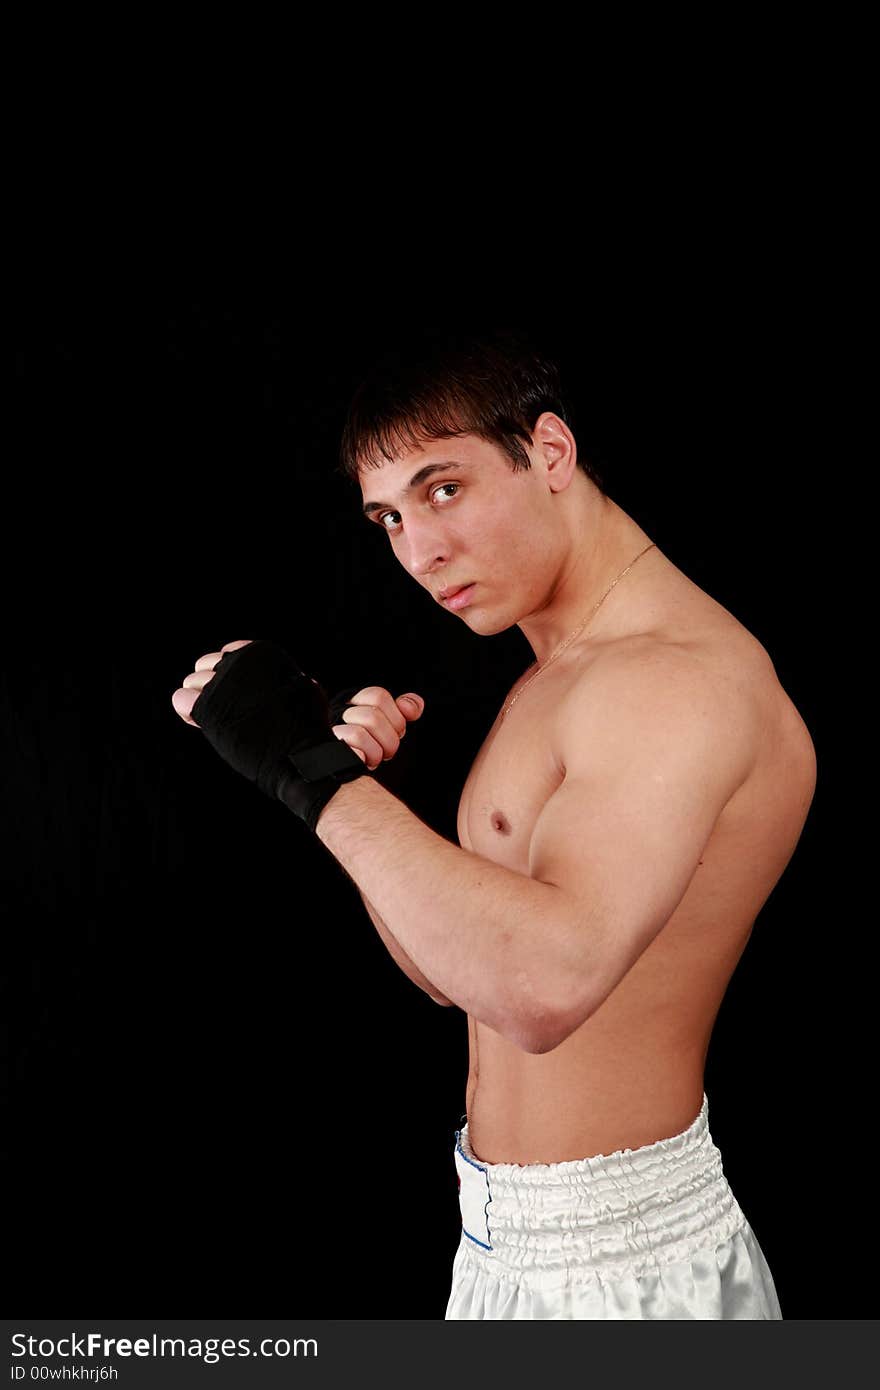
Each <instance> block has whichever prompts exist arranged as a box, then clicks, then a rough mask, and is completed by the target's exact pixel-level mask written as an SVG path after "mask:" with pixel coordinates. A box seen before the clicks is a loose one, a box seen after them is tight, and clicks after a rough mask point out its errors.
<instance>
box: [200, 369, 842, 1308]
mask: <svg viewBox="0 0 880 1390" xmlns="http://www.w3.org/2000/svg"><path fill="white" fill-rule="evenodd" d="M549 399H551V400H552V401H553V403H554V404H558V397H557V396H556V395H551V396H550V397H549ZM526 439H527V440H528V442H525V443H524V444H523V446H522V447H523V448H524V449H525V453H526V454H527V456H528V463H529V467H528V468H518V467H516V468H515V467H514V466H513V464H512V462H511V457H510V456H509V454H508V452H506V451H505V449H504V448H502V447H500V446H499V444H498V443H496V442H493V441H491V440H489V439H487V438H485V437H482V436H481V435H479V434H478V433H476V432H464V433H461V434H458V435H456V436H454V437H437V438H430V437H424V438H423V439H422V442H421V443H415V442H413V443H412V445H411V446H407V447H405V448H403V449H402V450H399V451H398V452H397V454H396V455H395V456H394V457H390V456H386V457H385V459H384V461H383V462H382V463H381V466H379V467H375V466H372V465H371V466H365V467H363V468H362V469H359V471H358V481H359V483H360V486H361V491H362V502H363V509H364V513H365V515H366V517H367V519H368V520H369V522H370V524H374V525H379V526H381V527H383V528H384V529H385V530H387V532H388V535H389V543H390V545H391V546H392V549H393V551H394V554H395V556H396V557H397V559H398V560H399V561H400V563H401V564H402V566H403V567H404V569H405V570H406V571H407V573H408V574H410V575H411V576H412V577H413V578H414V579H415V580H416V582H417V583H419V584H421V585H422V586H423V587H424V588H425V589H427V590H428V591H429V592H430V593H431V594H432V596H433V597H434V598H436V600H437V601H438V602H439V603H442V604H443V605H444V606H445V607H447V608H448V609H449V611H450V612H453V613H455V614H456V616H457V618H458V620H459V621H462V622H466V623H467V624H468V626H469V627H470V628H471V630H472V631H473V632H475V633H478V634H480V635H483V636H490V635H492V634H494V633H498V632H502V631H505V630H506V629H507V628H509V627H510V626H511V625H512V624H514V623H516V624H517V625H518V626H519V627H520V629H521V630H522V632H523V633H524V635H525V636H526V638H527V639H528V641H529V643H530V645H531V647H532V649H533V651H534V652H535V656H536V662H535V663H534V664H533V665H532V666H531V667H530V668H529V669H528V670H527V671H525V672H524V673H523V675H522V676H521V677H520V679H519V680H518V681H517V682H516V684H515V685H514V686H513V688H512V689H511V690H510V691H509V692H508V694H507V696H506V697H505V700H504V702H503V704H502V707H501V709H500V710H499V713H498V716H497V718H496V720H495V722H494V724H493V726H492V728H491V729H490V731H489V733H488V735H487V737H486V740H485V742H484V744H483V746H482V748H481V749H480V751H479V754H478V756H477V758H476V760H475V761H474V764H473V766H472V768H471V771H470V773H469V775H468V778H467V780H466V783H465V786H464V789H463V791H462V795H461V801H460V805H459V812H458V838H459V846H453V845H451V844H450V843H449V842H448V841H447V840H445V839H444V838H443V837H441V836H439V835H436V834H435V833H434V832H433V831H432V830H431V829H430V828H429V827H427V826H426V825H425V824H424V822H422V821H421V820H420V819H419V818H418V817H416V816H415V815H413V814H412V813H411V812H410V811H409V810H408V809H407V808H406V807H405V806H404V805H403V804H402V803H401V802H400V801H399V800H398V799H397V798H395V797H393V796H392V795H391V794H390V793H389V792H388V791H386V790H385V789H384V788H383V787H381V785H380V784H379V783H378V782H377V781H376V780H375V779H372V778H369V777H368V776H362V777H356V778H352V780H351V781H349V782H348V783H346V784H345V785H342V786H341V787H340V788H339V790H338V791H337V792H336V793H335V794H334V795H332V796H331V797H330V798H329V799H328V801H327V802H326V805H325V806H324V807H323V809H322V810H321V812H320V815H319V816H318V818H317V822H316V824H315V833H316V834H317V835H318V837H319V838H320V839H321V840H322V842H323V843H324V844H325V845H326V847H327V848H328V849H329V850H330V852H331V853H332V854H333V855H334V856H335V857H336V859H337V860H338V861H339V863H340V864H341V865H342V866H343V868H344V869H345V870H346V871H347V872H348V874H349V875H350V876H351V877H352V879H353V880H354V882H355V883H356V884H357V885H358V887H359V889H360V891H361V893H362V895H363V898H364V901H365V904H366V906H367V909H368V911H369V913H370V916H371V918H372V920H373V922H374V924H375V926H376V928H377V929H378V931H379V932H380V934H381V936H382V938H383V940H384V941H385V943H386V945H387V946H388V949H389V951H390V952H391V954H392V956H393V957H394V959H395V961H396V962H397V963H398V964H399V965H400V966H401V968H402V969H403V970H405V971H406V973H407V974H408V975H409V976H410V978H411V979H412V980H413V981H414V982H415V983H416V984H417V985H419V986H420V987H421V988H422V989H424V990H426V991H427V992H428V993H429V994H430V995H431V997H432V998H434V999H436V1000H437V1001H438V1002H439V1003H441V1004H447V1005H448V1004H456V1005H458V1006H459V1007H461V1008H462V1009H463V1010H464V1011H465V1012H466V1013H467V1015H468V1029H469V1041H470V1072H469V1077H468V1083H467V1093H466V1110H467V1125H466V1126H465V1127H464V1129H463V1130H462V1131H459V1132H457V1133H456V1140H457V1143H456V1148H455V1156H456V1166H457V1169H458V1176H459V1184H460V1192H461V1202H462V1218H463V1230H462V1238H461V1244H460V1246H459V1251H458V1254H457V1255H456V1262H455V1266H454V1276H453V1291H452V1295H451V1297H450V1303H449V1308H448V1310H447V1317H456V1318H503V1317H504V1318H506V1317H514V1318H523V1317H528V1318H531V1317H578V1318H581V1317H583V1318H600V1317H636V1318H648V1317H666V1318H678V1317H685V1318H691V1317H707V1318H709V1317H718V1318H737V1317H746V1318H777V1317H781V1316H782V1315H781V1312H780V1310H779V1305H778V1301H777V1299H776V1295H775V1289H774V1287H773V1282H772V1277H771V1276H770V1273H769V1270H768V1269H767V1266H766V1262H765V1261H764V1259H763V1255H762V1252H761V1251H760V1247H759V1246H758V1244H757V1241H756V1240H755V1237H754V1234H753V1233H752V1232H751V1229H750V1227H749V1226H748V1222H747V1221H746V1219H745V1216H744V1214H743V1213H742V1211H741V1209H740V1208H739V1206H738V1203H737V1202H736V1199H735V1197H734V1196H733V1194H732V1193H731V1192H730V1189H729V1187H728V1185H727V1182H726V1178H725V1177H724V1176H723V1172H722V1170H721V1165H720V1156H719V1155H718V1151H717V1148H716V1147H715V1145H714V1144H713V1142H712V1139H711V1136H710V1135H709V1132H708V1123H707V1113H708V1112H707V1106H706V1098H705V1093H704V1089H703V1076H704V1065H705V1060H706V1055H707V1050H708V1046H709V1040H710V1037H711V1033H712V1027H713V1024H714V1021H715V1018H716V1015H717V1013H718V1009H719V1006H720V1004H721V1000H722V998H723V996H724V992H725V989H726V987H727V984H728V982H729V980H730V978H731V975H732V973H733V971H734V969H735V967H736V964H737V962H738V960H739V959H740V956H741V955H742V953H743V950H744V949H745V946H746V943H747V941H748V939H749V935H750V933H751V930H752V926H753V924H754V922H755V918H756V916H757V914H758V912H759V911H760V908H761V906H762V905H763V903H764V902H765V901H766V899H767V898H768V896H769V894H770V892H771V890H772V889H773V887H774V885H775V884H776V883H777V881H778V880H779V878H780V875H781V874H782V872H783V870H784V868H785V866H786V864H787V863H788V861H789V859H790V858H791V855H792V853H793V851H794V849H795V846H796V844H797V842H798V839H799V836H800V834H801V830H802V828H803V825H804V822H805V819H806V816H807V813H808V810H809V807H810V803H811V800H812V797H813V792H814V788H815V782H816V758H815V752H814V748H813V743H812V740H811V738H810V734H809V732H808V730H807V728H806V726H805V724H804V722H803V720H802V718H801V717H800V715H799V713H798V711H797V709H796V708H795V706H794V705H793V703H792V701H791V700H790V698H789V697H788V695H787V694H786V692H785V691H784V690H783V688H782V687H781V685H780V683H779V681H778V679H777V677H776V673H775V670H774V667H773V664H772V661H771V659H770V657H769V656H768V654H767V652H766V651H765V650H764V648H763V647H762V645H761V644H760V642H759V641H757V639H756V638H755V637H754V636H753V635H752V634H751V633H750V632H748V631H747V630H746V629H745V628H744V627H743V626H742V624H741V623H740V622H738V620H737V619H736V618H735V617H734V616H733V615H732V614H731V613H729V612H728V611H727V610H726V609H724V608H723V607H722V606H721V605H720V604H719V603H717V602H716V601H715V600H714V599H712V598H711V597H710V596H709V595H708V594H706V593H705V592H704V591H702V590H701V589H700V588H699V587H698V586H697V585H695V584H694V583H692V582H691V580H689V579H688V578H687V576H686V575H685V574H683V573H682V572H681V570H679V569H678V568H677V567H676V565H675V564H674V563H673V562H672V561H671V560H670V559H669V558H668V557H667V556H666V555H664V554H663V552H662V551H661V550H660V549H659V547H658V546H657V545H656V544H655V543H653V542H652V540H651V537H649V536H648V535H646V533H645V532H644V531H643V530H642V528H641V527H640V526H639V525H638V524H637V523H636V522H635V521H634V520H633V519H632V518H631V517H630V516H628V515H627V514H626V513H625V512H624V511H623V510H622V509H621V508H620V507H619V506H617V505H616V504H615V502H614V501H613V500H612V499H611V498H610V497H609V496H607V495H606V494H605V493H604V491H603V490H602V488H601V487H600V486H599V485H598V484H597V482H596V481H595V479H594V477H593V476H591V474H590V472H589V471H588V470H586V469H585V468H584V467H583V465H579V461H578V452H577V443H576V440H575V437H574V435H573V433H572V430H571V428H570V427H569V425H568V424H567V422H566V419H565V415H564V408H561V409H545V410H542V411H540V413H538V414H537V418H535V419H534V420H533V421H532V422H531V424H530V428H529V430H528V432H527V435H526ZM462 585H466V586H468V588H467V589H466V591H465V592H464V593H463V594H462V595H461V596H460V598H459V599H458V601H455V599H454V595H453V598H452V599H451V600H450V599H449V598H444V596H443V595H444V593H445V591H447V590H453V591H455V590H459V589H460V587H461V586H462ZM241 645H243V644H242V643H238V642H237V643H230V644H228V645H227V647H226V648H223V649H222V650H223V651H227V650H235V649H236V648H237V647H239V646H241ZM218 656H219V654H218V653H209V654H208V655H207V656H206V657H203V658H201V659H200V663H197V666H196V671H195V672H194V673H193V674H192V676H190V677H187V680H186V681H185V682H184V689H186V690H191V688H192V687H196V688H197V689H199V690H201V689H203V688H204V686H205V683H206V681H207V680H209V679H210V678H211V676H212V675H213V667H214V666H215V665H216V662H217V660H218ZM175 708H176V709H177V710H178V713H180V714H181V715H182V716H183V717H188V715H189V714H190V712H191V709H192V699H191V695H184V693H183V691H178V692H175ZM418 713H419V711H418V710H417V709H408V708H407V706H406V703H405V697H399V699H398V700H394V699H393V698H392V696H391V694H390V693H389V692H388V691H386V690H383V689H380V688H379V687H369V686H367V687H364V688H363V689H362V690H361V691H360V692H359V693H358V695H357V696H356V697H355V698H354V699H353V701H352V703H351V705H350V706H349V707H348V708H347V709H346V711H345V714H344V716H343V720H342V723H341V724H337V725H336V726H335V727H334V729H333V733H334V734H335V736H336V738H337V739H339V740H340V741H344V742H345V743H347V744H348V745H349V747H350V748H351V749H352V750H353V751H355V752H356V753H357V755H358V757H359V758H360V759H361V760H362V761H363V763H364V766H365V768H366V769H371V768H375V767H377V766H378V765H379V763H380V761H381V760H383V759H387V758H389V757H393V756H394V754H395V753H396V751H397V749H398V747H399V741H400V738H401V737H402V736H403V735H404V733H405V728H406V720H407V719H408V718H412V717H418ZM188 722H194V721H192V720H188ZM695 1117H696V1118H695ZM634 1150H638V1151H639V1153H638V1154H636V1155H635V1156H634V1158H633V1159H629V1158H628V1156H629V1154H630V1152H631V1151H634ZM640 1156H641V1157H640ZM636 1159H639V1162H636V1161H635V1160H636ZM655 1159H656V1160H662V1163H660V1164H659V1167H658V1164H657V1163H656V1162H654V1161H655ZM652 1163H653V1164H654V1168H653V1169H652V1168H651V1164H652ZM510 1165H521V1167H520V1169H514V1168H512V1167H510ZM529 1165H545V1166H544V1167H537V1168H533V1167H530V1166H529ZM621 1165H622V1166H621ZM664 1165H665V1166H664ZM634 1169H638V1172H635V1171H634ZM660 1170H662V1171H660ZM649 1171H650V1173H651V1177H650V1182H651V1183H653V1186H649V1187H648V1188H645V1186H644V1184H645V1182H646V1181H647V1178H645V1176H644V1174H645V1173H648V1172H649ZM658 1172H659V1177H658V1175H657V1174H658ZM533 1174H534V1175H536V1176H535V1177H534V1179H533V1178H532V1176H531V1175H533ZM560 1178H562V1179H563V1182H562V1183H561V1184H560V1181H559V1179H560ZM539 1181H540V1183H542V1184H547V1183H549V1187H542V1188H541V1189H540V1190H541V1191H542V1192H544V1193H545V1194H546V1193H548V1192H552V1193H553V1194H554V1197H553V1200H551V1198H550V1197H549V1196H546V1195H545V1197H544V1198H542V1200H541V1201H540V1202H539V1203H538V1205H537V1208H536V1206H535V1194H536V1192H537V1191H538V1188H537V1187H536V1185H535V1184H536V1183H538V1182H539ZM609 1183H610V1184H611V1186H610V1187H609ZM622 1188H623V1189H624V1195H623V1198H622V1201H623V1205H622V1206H621V1208H620V1210H619V1211H614V1210H612V1208H613V1206H614V1204H613V1202H612V1203H609V1199H608V1192H609V1191H611V1190H613V1191H615V1192H618V1191H620V1190H621V1189H622ZM560 1192H562V1193H564V1194H565V1201H566V1202H567V1203H568V1206H563V1207H561V1208H557V1207H554V1206H553V1201H556V1200H557V1198H558V1195H559V1194H560ZM695 1192H696V1193H702V1196H698V1197H695V1196H694V1193H695ZM634 1211H636V1212H637V1213H638V1219H634V1217H633V1212H634ZM652 1212H654V1213H655V1215H654V1216H653V1217H652V1216H651V1213H652ZM657 1212H660V1213H661V1216H662V1220H661V1219H660V1218H658V1217H657V1216H656V1213H657ZM698 1212H699V1213H700V1215H699V1218H697V1215H696V1214H697V1213H698ZM612 1218H613V1219H612ZM603 1223H604V1224H603ZM634 1232H635V1234H634ZM597 1250H598V1251H600V1252H602V1260H605V1264H604V1265H603V1264H602V1260H599V1261H598V1263H597ZM707 1260H708V1261H709V1264H708V1265H706V1264H705V1261H707ZM701 1261H702V1262H704V1263H701ZM658 1281H659V1282H658ZM744 1291H745V1292H744Z"/></svg>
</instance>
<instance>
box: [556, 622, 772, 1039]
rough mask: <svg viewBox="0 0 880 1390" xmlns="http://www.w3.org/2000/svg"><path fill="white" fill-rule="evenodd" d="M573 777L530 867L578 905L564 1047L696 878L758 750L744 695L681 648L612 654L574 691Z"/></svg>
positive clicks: (562, 1019)
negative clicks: (709, 842)
mask: <svg viewBox="0 0 880 1390" xmlns="http://www.w3.org/2000/svg"><path fill="white" fill-rule="evenodd" d="M563 722H564V727H563V728H562V729H561V731H560V733H559V736H558V737H559V740H560V742H559V750H560V753H561V756H562V763H563V766H564V768H565V776H564V779H563V781H562V783H561V784H560V786H559V787H558V789H557V790H556V791H555V792H554V794H553V795H552V796H551V797H550V798H549V800H548V801H547V803H546V805H545V806H544V808H543V809H542V811H541V814H540V815H539V817H538V819H537V821H536V822H535V827H534V830H533V832H532V837H531V842H530V846H529V874H530V876H531V877H532V878H535V879H540V880H541V881H542V882H545V883H552V884H555V885H556V886H557V887H558V888H559V889H560V891H561V893H562V894H563V895H564V900H563V906H564V908H566V909H569V910H570V917H569V920H570V924H571V927H570V936H569V940H570V948H571V954H570V961H569V962H567V963H566V966H565V969H564V985H563V987H562V992H563V993H564V994H565V997H564V998H562V999H560V1000H558V1001H554V1002H555V1003H556V1004H557V1005H558V1012H557V1013H556V1014H555V1016H554V1017H553V1018H551V1019H549V1020H548V1030H549V1033H550V1042H551V1046H556V1045H558V1043H559V1042H561V1041H562V1040H563V1039H564V1038H565V1037H567V1036H568V1035H569V1033H571V1032H573V1031H574V1029H575V1028H577V1027H579V1026H580V1024H581V1023H583V1022H584V1020H585V1019H587V1018H589V1016H590V1015H591V1014H592V1013H594V1012H595V1010H596V1009H597V1008H598V1007H599V1006H600V1004H601V1003H602V1002H603V1001H604V1000H605V999H606V998H607V996H608V995H609V994H610V993H611V991H612V990H613V989H614V988H615V987H616V986H617V984H618V983H619V982H620V980H621V979H622V978H623V976H624V975H625V974H626V972H627V971H628V970H629V969H630V967H631V966H632V965H633V964H634V963H635V961H636V960H637V959H638V957H639V956H640V955H641V954H642V952H643V951H644V950H645V948H646V947H647V946H648V945H649V944H650V943H651V941H653V939H654V937H655V936H656V935H657V933H658V932H659V931H660V929H661V927H663V926H664V925H665V923H666V922H667V921H668V920H669V918H670V917H671V916H672V913H673V912H674V911H675V908H676V907H677V906H678V904H679V902H680V901H681V899H682V897H683V896H684V893H685V890H686V889H687V887H688V884H689V883H690V881H691V879H692V877H693V875H694V871H695V870H696V868H697V865H698V863H699V860H700V856H701V854H702V851H703V848H704V846H705V844H706V842H707V840H708V839H709V836H710V835H711V833H712V828H713V826H714V825H715V822H716V820H717V818H718V816H719V814H720V813H721V811H722V810H723V808H724V806H725V804H726V803H727V801H728V800H729V799H730V797H731V796H732V795H733V793H734V791H735V790H736V789H737V787H739V786H740V785H741V784H742V783H743V782H744V781H745V778H746V777H747V776H748V773H749V771H750V770H751V767H752V766H753V764H754V759H755V756H756V749H757V738H756V720H755V711H754V708H753V705H752V702H751V701H750V699H749V698H748V695H747V694H746V693H744V692H743V691H741V690H735V689H733V688H732V687H731V685H730V684H729V683H727V682H725V681H724V680H723V679H722V677H721V676H720V675H718V674H716V673H712V672H710V671H707V670H706V668H705V667H704V666H703V665H702V664H701V663H700V662H699V661H698V660H697V659H696V658H694V657H693V656H690V655H688V654H687V653H685V652H683V651H681V649H680V648H661V647H657V648H654V649H652V650H650V651H643V652H641V653H632V652H630V653H626V654H623V655H620V656H616V657H610V658H607V659H606V660H605V661H604V662H602V663H598V662H597V663H594V666H593V667H592V668H591V669H590V670H589V671H588V672H585V673H584V675H583V677H581V679H580V680H579V682H578V684H577V686H576V687H575V688H574V689H573V690H572V691H571V692H570V694H569V695H568V696H567V697H566V706H565V718H564V721H563Z"/></svg>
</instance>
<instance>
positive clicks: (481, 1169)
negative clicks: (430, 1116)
mask: <svg viewBox="0 0 880 1390" xmlns="http://www.w3.org/2000/svg"><path fill="white" fill-rule="evenodd" d="M460 1136H461V1130H460V1129H457V1130H456V1131H455V1148H456V1152H457V1153H460V1154H461V1156H462V1158H463V1159H464V1161H465V1163H469V1164H470V1165H471V1167H472V1168H476V1170H477V1172H479V1173H482V1174H483V1175H484V1176H485V1174H486V1169H485V1168H484V1167H483V1165H482V1164H481V1163H475V1162H474V1160H473V1159H472V1158H468V1156H467V1154H466V1153H465V1151H464V1149H463V1148H462V1147H461V1137H460ZM486 1190H487V1191H489V1179H488V1177H487V1178H486ZM491 1200H492V1193H491V1192H489V1201H488V1202H486V1203H485V1204H484V1206H483V1215H484V1216H485V1218H486V1230H487V1231H489V1237H490V1239H491V1236H492V1232H491V1230H490V1228H489V1202H491ZM461 1229H462V1230H463V1231H464V1233H465V1235H466V1236H467V1238H468V1240H472V1241H473V1242H474V1245H480V1246H482V1248H483V1249H484V1250H491V1249H492V1246H491V1245H487V1244H486V1242H485V1241H484V1240H477V1237H476V1236H474V1235H471V1233H470V1231H469V1230H468V1229H467V1227H466V1226H465V1224H464V1222H463V1221H462V1223H461Z"/></svg>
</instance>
